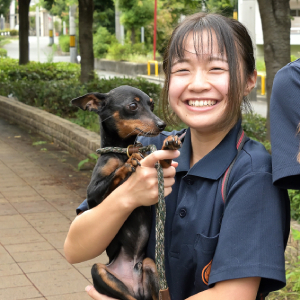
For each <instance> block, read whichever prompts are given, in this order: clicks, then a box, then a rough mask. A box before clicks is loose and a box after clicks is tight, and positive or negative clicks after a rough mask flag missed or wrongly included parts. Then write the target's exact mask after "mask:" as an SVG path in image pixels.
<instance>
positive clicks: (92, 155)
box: [78, 153, 98, 171]
mask: <svg viewBox="0 0 300 300" xmlns="http://www.w3.org/2000/svg"><path fill="white" fill-rule="evenodd" d="M97 160H98V156H97V155H96V154H95V153H90V154H89V158H86V159H84V160H82V161H80V162H79V163H78V170H79V171H80V170H81V169H82V167H83V166H84V165H85V164H87V163H90V162H92V163H93V164H95V163H96V162H97Z"/></svg>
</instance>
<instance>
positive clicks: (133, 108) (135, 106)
mask: <svg viewBox="0 0 300 300" xmlns="http://www.w3.org/2000/svg"><path fill="white" fill-rule="evenodd" d="M137 108H138V105H137V104H136V103H135V102H132V103H130V104H129V109H130V110H131V111H135V110H137Z"/></svg>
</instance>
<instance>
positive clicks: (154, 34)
mask: <svg viewBox="0 0 300 300" xmlns="http://www.w3.org/2000/svg"><path fill="white" fill-rule="evenodd" d="M156 17H157V0H155V3H154V31H153V60H155V53H156V23H157V22H156Z"/></svg>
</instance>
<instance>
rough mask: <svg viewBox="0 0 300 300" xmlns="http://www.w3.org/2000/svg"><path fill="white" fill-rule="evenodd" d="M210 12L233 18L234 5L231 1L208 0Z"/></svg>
mask: <svg viewBox="0 0 300 300" xmlns="http://www.w3.org/2000/svg"><path fill="white" fill-rule="evenodd" d="M206 6H207V9H208V11H210V12H214V13H218V14H221V15H223V16H226V17H232V16H233V10H234V5H233V3H232V1H231V0H208V1H206Z"/></svg>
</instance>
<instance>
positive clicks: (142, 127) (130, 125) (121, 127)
mask: <svg viewBox="0 0 300 300" xmlns="http://www.w3.org/2000/svg"><path fill="white" fill-rule="evenodd" d="M113 117H114V119H115V122H116V127H117V130H118V134H119V136H120V137H121V138H123V139H124V138H127V137H129V136H131V135H136V134H141V135H143V133H148V132H152V133H154V134H158V133H159V130H158V128H157V126H156V125H155V124H154V122H153V120H150V119H149V120H147V121H145V122H142V121H141V120H124V119H121V118H120V115H119V112H115V113H114V114H113Z"/></svg>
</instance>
